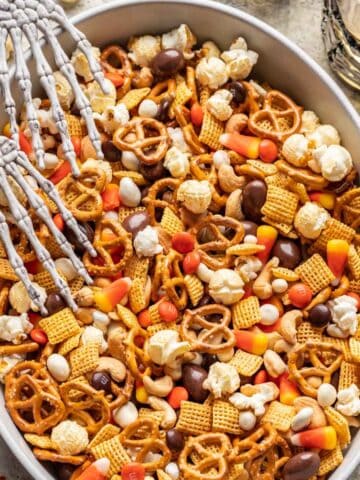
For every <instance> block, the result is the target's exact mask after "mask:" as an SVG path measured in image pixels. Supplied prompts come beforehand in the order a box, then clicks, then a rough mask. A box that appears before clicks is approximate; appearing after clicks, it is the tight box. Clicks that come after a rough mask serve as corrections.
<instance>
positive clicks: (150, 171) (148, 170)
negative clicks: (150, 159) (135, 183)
mask: <svg viewBox="0 0 360 480" xmlns="http://www.w3.org/2000/svg"><path fill="white" fill-rule="evenodd" d="M139 172H140V173H141V174H142V175H143V176H144V177H145V178H146V180H149V181H150V182H155V181H156V180H159V179H160V178H162V177H166V170H165V167H164V165H163V164H162V162H158V163H156V164H155V165H145V163H142V162H140V166H139Z"/></svg>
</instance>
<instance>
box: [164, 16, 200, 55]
mask: <svg viewBox="0 0 360 480" xmlns="http://www.w3.org/2000/svg"><path fill="white" fill-rule="evenodd" d="M195 44H196V37H195V35H194V34H193V33H192V31H191V30H190V28H189V27H188V26H187V25H185V24H182V25H180V27H178V28H174V29H173V30H171V31H170V32H168V33H164V34H163V35H162V37H161V46H162V48H163V50H166V49H168V48H176V49H177V50H179V51H180V52H182V54H183V55H184V58H185V59H186V60H190V59H191V58H193V57H194V55H195V53H194V52H193V51H192V47H193V46H194V45H195Z"/></svg>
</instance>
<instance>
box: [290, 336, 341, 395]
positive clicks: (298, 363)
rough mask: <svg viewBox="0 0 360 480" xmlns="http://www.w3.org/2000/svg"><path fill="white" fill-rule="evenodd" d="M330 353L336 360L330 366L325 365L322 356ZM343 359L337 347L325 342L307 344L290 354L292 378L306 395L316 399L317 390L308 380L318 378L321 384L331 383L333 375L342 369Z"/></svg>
mask: <svg viewBox="0 0 360 480" xmlns="http://www.w3.org/2000/svg"><path fill="white" fill-rule="evenodd" d="M328 353H331V354H333V355H334V356H335V359H334V361H332V362H331V363H330V365H325V363H324V361H323V359H322V358H321V356H322V355H324V354H328ZM307 357H308V360H307ZM343 358H344V355H343V353H342V351H341V349H340V348H339V347H337V346H335V345H332V344H330V343H325V342H320V343H315V342H306V343H304V344H303V345H299V346H298V347H296V348H295V349H293V350H292V351H291V352H290V353H289V354H288V366H289V374H290V378H292V379H293V380H295V382H296V383H297V384H298V386H299V388H300V390H301V391H302V392H303V393H304V394H305V395H308V396H309V397H313V398H316V397H317V389H316V388H315V387H313V386H312V385H311V384H310V383H309V382H308V380H307V379H308V378H309V377H312V376H316V377H320V378H321V380H322V382H321V383H330V382H331V376H332V374H333V373H334V372H336V370H338V369H339V368H340V365H341V363H342V361H343ZM304 363H309V364H310V365H311V366H309V367H307V366H304Z"/></svg>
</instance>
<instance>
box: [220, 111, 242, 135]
mask: <svg viewBox="0 0 360 480" xmlns="http://www.w3.org/2000/svg"><path fill="white" fill-rule="evenodd" d="M247 124H248V117H247V115H245V113H236V114H235V115H232V116H231V117H230V118H229V120H228V121H227V122H226V125H225V132H226V133H233V132H238V133H240V132H242V131H243V130H244V128H245V127H247Z"/></svg>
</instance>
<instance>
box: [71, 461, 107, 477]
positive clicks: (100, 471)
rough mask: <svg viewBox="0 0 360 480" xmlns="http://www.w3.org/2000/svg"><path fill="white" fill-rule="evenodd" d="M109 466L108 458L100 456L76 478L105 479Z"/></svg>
mask: <svg viewBox="0 0 360 480" xmlns="http://www.w3.org/2000/svg"><path fill="white" fill-rule="evenodd" d="M109 468H110V460H109V459H108V458H100V459H99V460H96V462H94V463H92V464H91V465H90V467H88V468H87V469H86V470H84V471H83V473H82V474H81V475H80V476H79V477H78V479H77V480H105V479H106V478H107V474H108V471H109Z"/></svg>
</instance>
